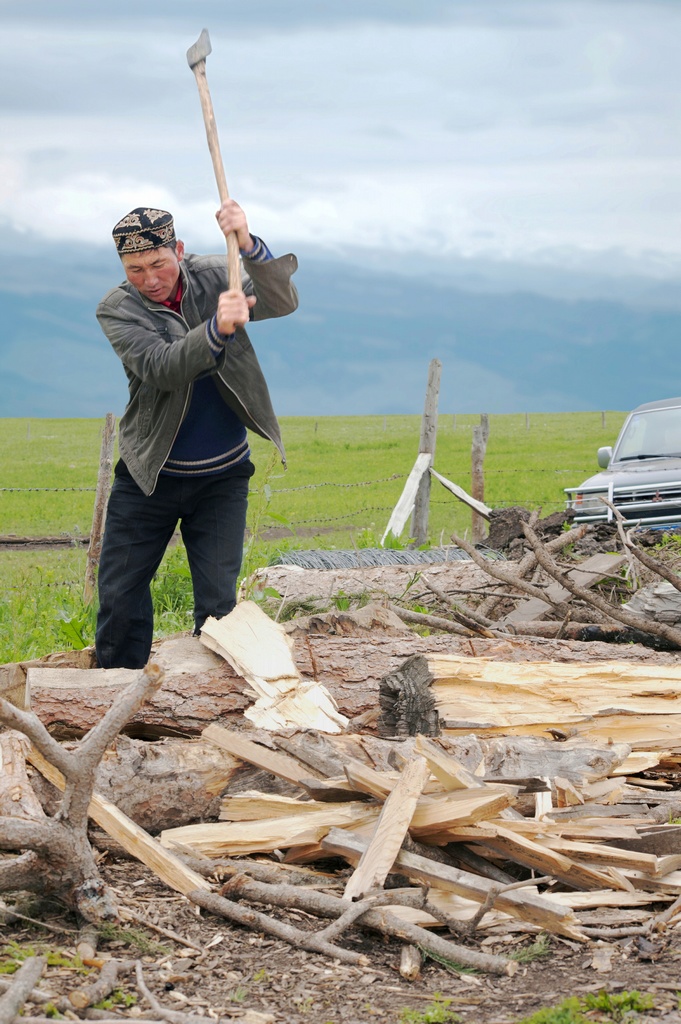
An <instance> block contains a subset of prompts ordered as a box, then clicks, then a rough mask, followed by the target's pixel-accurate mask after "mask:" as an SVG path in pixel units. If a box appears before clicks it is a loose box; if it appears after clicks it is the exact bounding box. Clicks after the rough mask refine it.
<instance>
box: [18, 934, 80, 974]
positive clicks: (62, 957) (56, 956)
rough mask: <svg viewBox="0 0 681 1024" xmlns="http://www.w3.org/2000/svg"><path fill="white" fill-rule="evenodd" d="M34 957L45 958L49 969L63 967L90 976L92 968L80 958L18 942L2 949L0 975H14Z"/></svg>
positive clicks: (43, 946) (42, 946) (44, 947)
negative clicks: (24, 963)
mask: <svg viewBox="0 0 681 1024" xmlns="http://www.w3.org/2000/svg"><path fill="white" fill-rule="evenodd" d="M32 956H44V957H45V959H46V961H47V966H48V967H61V968H63V969H66V970H69V971H74V972H75V973H77V974H90V971H91V968H89V967H86V966H85V964H84V963H83V961H82V960H81V958H80V956H78V954H76V955H75V956H66V954H65V953H63V952H62V951H61V950H55V949H51V948H50V947H48V946H45V945H42V944H39V945H36V946H22V945H20V944H19V943H18V942H13V941H12V942H8V943H7V945H6V946H4V947H3V948H2V949H0V974H14V973H15V971H18V970H19V968H20V967H21V965H22V963H23V962H24V960H28V959H29V957H32Z"/></svg>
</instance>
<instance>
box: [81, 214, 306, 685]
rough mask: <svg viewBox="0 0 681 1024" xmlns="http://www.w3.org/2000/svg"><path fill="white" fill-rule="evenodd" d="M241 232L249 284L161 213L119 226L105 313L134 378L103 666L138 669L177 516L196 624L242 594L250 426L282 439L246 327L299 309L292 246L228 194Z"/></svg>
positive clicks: (111, 520) (124, 434) (119, 469)
mask: <svg viewBox="0 0 681 1024" xmlns="http://www.w3.org/2000/svg"><path fill="white" fill-rule="evenodd" d="M216 217H217V221H218V224H219V225H220V228H221V230H222V232H223V234H224V235H225V237H226V236H227V235H228V234H229V233H230V232H231V231H234V232H235V233H236V236H237V239H238V242H239V247H240V250H241V256H242V280H243V287H244V290H243V292H240V291H238V290H229V289H228V288H227V280H226V266H227V263H226V257H225V256H224V255H221V256H194V255H190V254H186V253H185V250H184V244H183V242H182V241H181V240H180V239H177V238H176V237H175V229H174V223H173V218H172V216H171V215H170V214H169V213H167V212H166V211H165V210H154V209H149V208H144V207H138V208H137V209H135V210H132V211H131V212H130V213H129V214H127V215H126V216H125V217H123V219H122V220H120V221H119V222H118V224H116V226H115V227H114V229H113V238H114V242H115V244H116V248H117V250H118V254H119V256H120V258H121V263H122V265H123V270H124V272H125V276H126V279H127V280H126V281H125V282H123V283H122V284H121V285H119V286H118V287H117V288H113V289H112V290H111V291H110V292H108V293H107V295H105V296H104V298H103V299H102V301H101V303H100V304H99V306H98V308H97V319H98V320H99V323H100V325H101V327H102V330H103V331H104V333H105V334H106V336H107V338H108V339H109V341H110V342H111V344H112V345H113V347H114V349H115V351H116V353H117V355H118V356H119V357H120V359H121V361H122V363H123V367H124V369H125V372H126V374H127V377H128V388H129V393H130V395H129V401H128V404H127V407H126V410H125V412H124V414H123V416H122V417H121V421H120V425H119V452H120V461H119V462H118V463H117V464H116V468H115V479H114V484H113V487H112V490H111V496H110V498H109V504H108V508H107V516H106V526H105V530H104V540H103V544H102V553H101V559H100V568H99V613H98V617H97V635H96V650H97V660H98V663H99V665H100V666H101V667H102V668H142V667H143V666H144V665H145V664H146V663H147V660H148V658H149V652H150V649H151V641H152V636H153V608H152V601H151V593H150V583H151V580H152V578H153V575H154V573H155V572H156V570H157V568H158V566H159V564H160V562H161V559H162V557H163V553H164V551H165V549H166V547H167V545H168V542H169V541H170V538H171V537H172V535H173V533H174V531H175V528H176V526H177V523H178V521H179V523H180V530H181V532H182V538H183V540H184V543H185V546H186V549H187V557H188V560H189V567H190V570H191V574H192V585H193V590H194V624H195V632H196V633H198V632H199V630H200V629H201V626H202V625H203V623H204V622H205V620H206V618H207V617H208V616H209V615H214V616H215V617H216V618H220V617H221V616H223V615H227V614H228V613H229V612H230V611H231V610H232V608H233V607H234V605H235V603H236V580H237V576H238V573H239V569H240V567H241V559H242V555H243V538H244V529H245V524H246V507H247V501H248V481H249V478H250V477H251V475H252V474H253V472H254V467H253V464H252V463H251V461H250V457H249V456H250V452H249V447H248V438H247V434H246V428H247V427H248V428H249V429H250V430H254V431H255V432H256V433H258V434H260V435H261V436H262V437H265V438H268V439H269V440H271V441H273V442H274V444H275V445H276V446H277V447H278V448H279V450H280V452H281V455H282V458H284V449H283V445H282V441H281V435H280V432H279V425H278V423H277V419H276V416H275V414H274V411H273V409H272V404H271V401H270V396H269V392H268V389H267V384H266V382H265V378H264V377H263V374H262V371H261V369H260V366H259V364H258V360H257V358H256V355H255V352H254V351H253V348H252V346H251V343H250V341H249V339H248V335H247V334H246V332H245V330H244V324H246V323H247V322H248V321H249V320H264V319H267V318H269V317H277V316H285V315H286V314H287V313H291V312H293V310H294V309H295V308H296V307H297V304H298V299H297V294H296V290H295V288H294V286H293V284H292V282H291V275H292V274H293V273H294V271H295V270H296V269H297V261H296V258H295V256H292V255H290V254H289V255H287V256H282V257H280V258H278V259H274V258H273V257H272V254H271V253H270V251H269V249H268V248H267V246H266V245H265V244H264V242H263V241H262V240H261V239H259V238H257V237H256V236H253V235H251V233H250V231H249V228H248V223H247V220H246V216H245V214H244V212H243V210H242V209H241V208H240V207H239V206H238V205H237V203H235V202H234V201H233V200H228V201H227V202H225V203H223V204H222V206H221V207H220V209H219V211H218V213H217V214H216Z"/></svg>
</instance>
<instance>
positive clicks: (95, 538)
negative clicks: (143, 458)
mask: <svg viewBox="0 0 681 1024" xmlns="http://www.w3.org/2000/svg"><path fill="white" fill-rule="evenodd" d="M115 428H116V417H115V416H114V414H113V413H112V412H108V413H107V414H106V418H105V420H104V429H103V431H102V447H101V449H100V454H99V472H98V473H97V490H96V491H95V507H94V511H93V513H92V529H91V530H90V544H89V545H88V549H87V565H86V567H85V586H84V588H83V600H84V601H85V603H86V604H90V603H91V602H92V598H93V597H94V593H95V571H96V569H97V566H98V565H99V556H100V554H101V552H102V534H103V533H104V520H105V518H106V503H107V501H108V500H109V491H110V490H111V471H112V468H113V453H114V440H115V438H116V430H115Z"/></svg>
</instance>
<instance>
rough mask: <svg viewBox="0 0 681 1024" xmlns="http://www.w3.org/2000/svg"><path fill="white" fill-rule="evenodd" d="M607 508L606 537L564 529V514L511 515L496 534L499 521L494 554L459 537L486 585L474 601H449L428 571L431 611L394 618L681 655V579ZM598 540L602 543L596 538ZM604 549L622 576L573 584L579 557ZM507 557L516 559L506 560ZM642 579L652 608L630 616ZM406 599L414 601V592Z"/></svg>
mask: <svg viewBox="0 0 681 1024" xmlns="http://www.w3.org/2000/svg"><path fill="white" fill-rule="evenodd" d="M610 507H611V509H612V512H613V517H614V518H613V525H608V526H606V527H602V526H592V525H590V524H580V525H577V526H571V527H569V528H568V529H565V526H566V525H568V524H567V523H566V521H565V515H564V514H563V513H561V514H559V515H558V516H550V517H548V518H547V519H545V520H539V516H538V513H536V512H534V513H530V512H528V511H527V510H526V509H507V510H504V514H505V518H504V522H503V524H502V525H501V527H499V526H498V527H497V529H496V530H495V528H494V527H495V524H494V521H492V529H491V530H490V538H489V543H488V544H487V545H477V546H476V545H473V544H471V543H470V542H469V541H468V540H466V538H464V537H461V536H459V535H458V534H456V533H454V534H452V536H451V539H452V542H453V543H454V544H455V545H456V546H457V547H459V548H462V549H463V550H464V551H466V552H467V554H468V555H469V556H470V557H471V558H472V559H473V561H474V562H475V563H476V565H477V566H478V567H479V568H480V569H482V570H483V571H484V573H485V574H486V576H487V577H488V578H489V583H488V584H486V585H485V586H483V587H479V588H476V590H475V591H474V592H472V591H469V592H467V593H462V594H460V593H445V592H444V591H443V590H442V589H441V588H439V587H438V586H437V585H436V584H435V582H434V581H433V580H431V579H430V578H429V575H428V572H427V571H426V572H423V573H422V574H421V576H420V579H419V583H420V584H421V585H422V589H423V588H425V591H424V593H423V594H422V595H421V596H422V597H423V598H425V600H426V601H427V602H428V605H429V607H430V608H431V609H432V611H429V612H428V613H419V612H415V611H413V610H410V609H409V608H407V607H400V606H397V605H394V606H393V607H394V610H395V611H396V612H397V614H398V615H399V616H400V617H401V618H402V619H403V620H404V621H406V622H411V623H414V624H417V625H423V626H429V627H430V628H433V629H438V630H443V631H445V632H450V633H456V634H459V635H468V636H476V635H477V636H485V637H503V636H508V635H509V634H511V635H524V636H539V637H547V638H557V639H571V640H583V641H588V640H603V641H606V642H612V643H632V642H633V643H642V644H644V645H646V646H649V647H654V648H656V649H658V650H681V576H679V574H678V572H676V571H675V570H674V569H673V568H671V567H670V565H669V564H668V563H667V562H665V561H662V560H661V559H660V558H656V557H654V556H653V555H652V554H651V553H650V551H649V550H646V548H647V547H649V537H648V535H647V534H642V535H640V536H639V534H638V533H637V531H636V529H635V528H633V527H629V528H628V529H627V528H626V521H625V520H624V519H623V517H622V515H621V513H620V512H619V511H618V510H617V509H616V508H615V507H614V506H612V505H611V506H610ZM508 513H513V514H514V515H512V516H509V515H508ZM599 533H600V534H605V536H604V537H601V536H600V535H599V536H598V537H597V536H596V535H597V534H599ZM603 541H605V544H603ZM600 545H603V546H602V547H601V550H604V551H609V552H612V551H615V550H616V549H619V550H620V551H621V553H622V556H623V557H622V558H621V560H620V561H621V564H622V567H621V568H619V569H618V570H617V572H616V573H615V572H612V573H608V572H607V571H606V572H605V573H604V574H603V579H602V580H601V581H600V582H599V586H598V587H595V588H594V589H591V588H590V587H588V586H585V585H583V583H580V582H578V581H577V580H575V579H574V578H573V575H572V573H571V571H573V570H575V568H578V566H579V561H578V560H577V558H576V553H577V552H578V551H580V550H581V551H594V550H598V547H599V546H600ZM502 547H503V548H505V549H506V550H507V551H508V552H509V554H512V556H513V557H509V558H506V557H504V555H503V554H500V549H501V548H502ZM566 552H567V553H568V554H565V553H566ZM642 577H643V578H645V579H647V580H651V579H652V580H655V581H657V587H656V588H655V585H653V586H652V587H648V588H647V589H648V590H649V592H650V594H651V599H650V600H649V601H648V602H647V603H646V602H644V601H639V602H638V603H637V602H636V601H634V602H633V603H632V605H631V607H628V606H627V601H628V599H631V598H633V596H634V594H636V592H637V591H638V590H639V587H640V585H641V583H642ZM661 581H663V586H660V585H659V584H660V582H661ZM658 598H659V600H656V599H658ZM409 599H410V601H413V599H414V592H413V590H412V592H411V593H410V597H409ZM532 602H534V603H532ZM537 602H540V603H541V605H542V606H543V607H542V612H541V614H540V615H538V616H537V617H536V618H533V617H532V616H531V615H530V616H529V617H527V616H523V615H522V614H521V615H513V614H509V613H512V612H513V611H514V609H518V607H519V606H520V605H521V604H522V603H524V604H525V605H526V606H527V608H528V609H530V608H534V607H537Z"/></svg>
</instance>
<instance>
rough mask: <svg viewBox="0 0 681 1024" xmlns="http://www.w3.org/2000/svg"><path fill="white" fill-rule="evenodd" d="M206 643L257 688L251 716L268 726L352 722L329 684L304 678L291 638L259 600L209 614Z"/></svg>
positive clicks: (325, 728)
mask: <svg viewBox="0 0 681 1024" xmlns="http://www.w3.org/2000/svg"><path fill="white" fill-rule="evenodd" d="M201 642H202V643H204V644H206V645H207V646H208V647H210V648H211V649H212V650H214V651H217V652H218V653H219V654H220V655H222V657H224V658H225V659H226V660H227V661H228V662H229V664H230V665H231V666H232V668H233V669H234V670H235V671H236V672H238V673H239V674H240V675H241V676H243V678H244V679H245V680H246V682H247V683H248V684H249V686H251V687H252V689H253V690H254V691H255V693H256V696H257V698H258V699H257V701H256V702H255V704H254V705H252V706H251V707H249V708H248V709H247V710H246V711H245V715H246V717H247V718H248V719H249V720H250V721H252V722H253V723H254V724H255V725H258V726H261V727H262V728H265V729H281V728H285V727H286V726H290V725H303V726H307V727H308V728H315V729H319V730H321V731H322V732H340V731H341V729H343V728H345V726H346V725H347V719H346V718H345V716H344V715H342V714H341V713H340V712H339V710H338V706H337V705H336V702H335V701H334V699H333V697H332V696H331V694H330V693H329V692H328V690H327V689H326V687H324V686H322V685H321V684H320V683H317V682H315V681H313V680H303V678H302V676H301V674H300V672H299V670H298V668H297V666H296V665H295V663H294V661H293V657H292V653H291V652H292V646H293V645H292V641H291V640H290V639H289V638H288V636H287V635H286V632H285V631H284V629H283V628H282V627H281V626H280V625H279V623H277V622H273V621H272V619H270V618H268V616H267V615H265V613H264V612H263V611H262V609H261V608H259V607H258V605H257V604H255V602H254V601H242V602H241V603H240V604H238V605H237V606H236V608H235V609H234V611H232V612H231V613H230V614H229V615H226V616H225V617H224V618H222V619H214V618H209V619H207V620H206V622H205V623H204V625H203V626H202V628H201Z"/></svg>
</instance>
